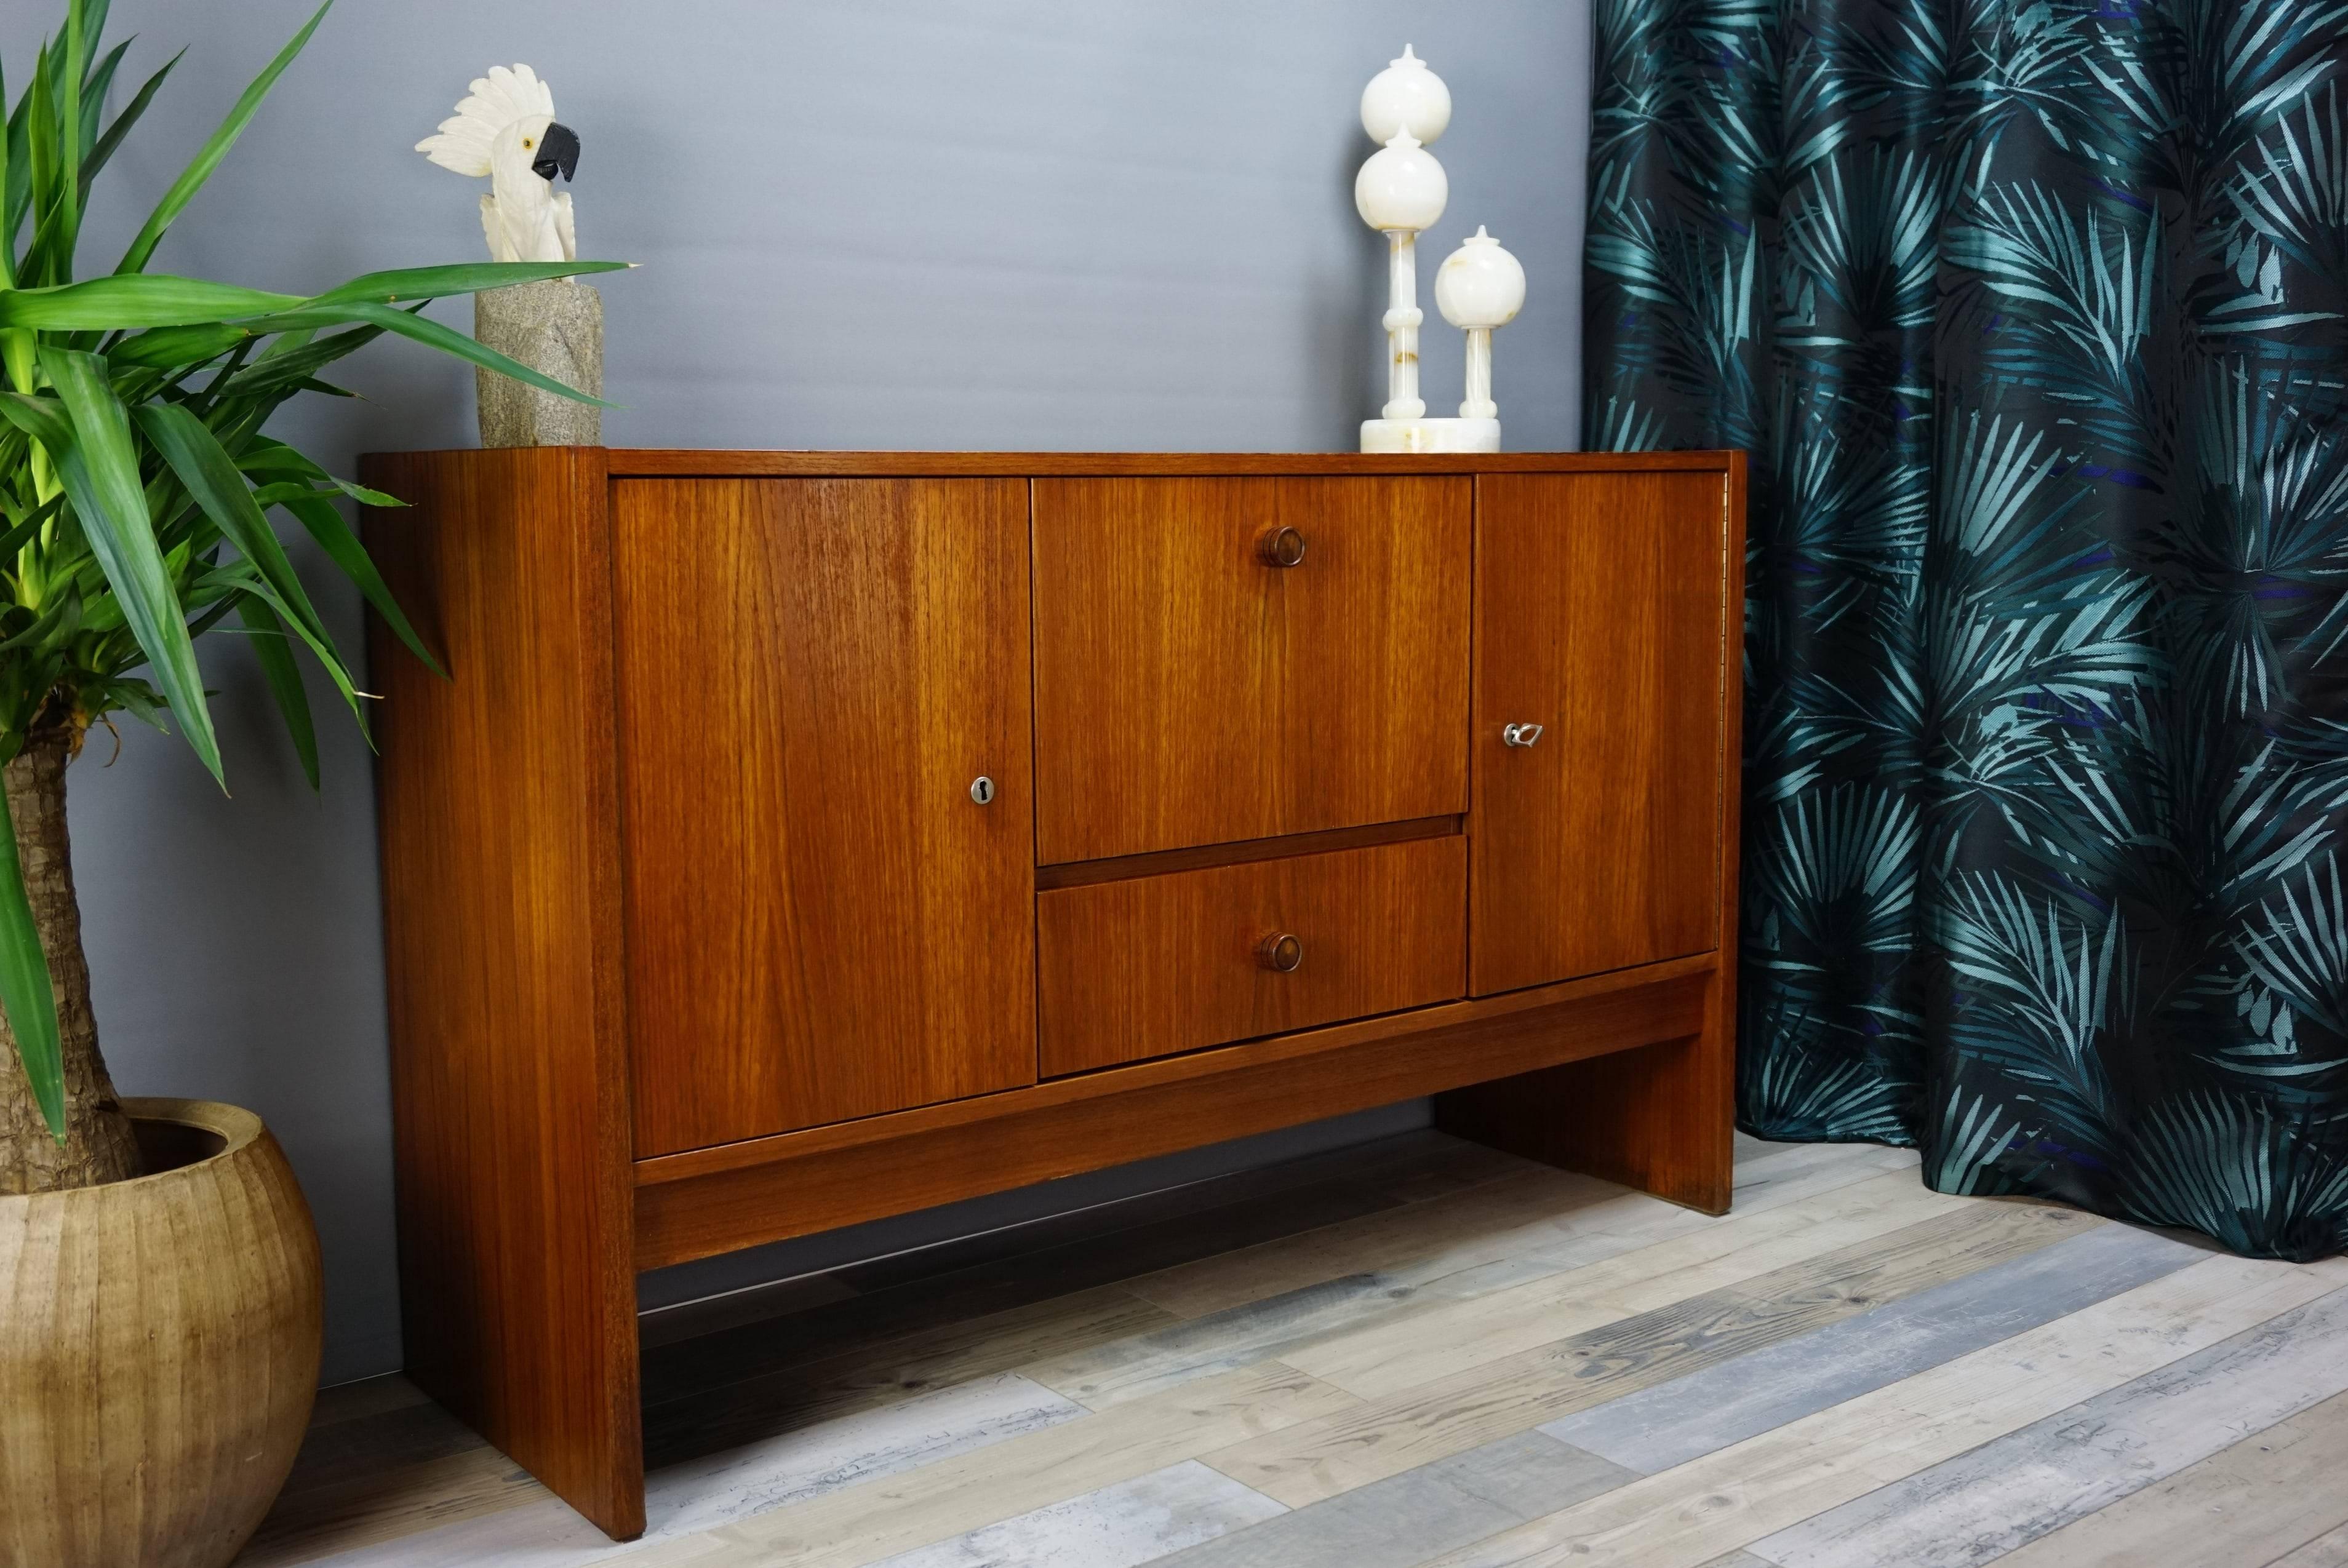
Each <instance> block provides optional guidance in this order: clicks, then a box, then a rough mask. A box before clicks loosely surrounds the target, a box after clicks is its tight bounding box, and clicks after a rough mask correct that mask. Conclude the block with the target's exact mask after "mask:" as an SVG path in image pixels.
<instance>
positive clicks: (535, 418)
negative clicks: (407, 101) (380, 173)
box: [416, 65, 603, 446]
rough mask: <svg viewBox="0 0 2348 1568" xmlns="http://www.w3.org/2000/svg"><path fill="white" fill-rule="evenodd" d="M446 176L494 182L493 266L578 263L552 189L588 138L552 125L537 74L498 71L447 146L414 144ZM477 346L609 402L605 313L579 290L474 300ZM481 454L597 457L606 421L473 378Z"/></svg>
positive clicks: (552, 287) (454, 120)
mask: <svg viewBox="0 0 2348 1568" xmlns="http://www.w3.org/2000/svg"><path fill="white" fill-rule="evenodd" d="M416 150H417V151H418V152H420V153H423V154H424V155H425V156H426V157H427V158H429V159H431V160H432V161H433V162H435V163H437V164H438V165H439V166H440V167H441V168H443V169H454V170H456V171H457V172H458V174H464V175H470V176H472V177H473V178H475V179H479V178H480V177H481V176H483V175H487V176H488V177H489V193H488V194H487V195H485V196H483V197H482V198H481V232H482V234H483V236H484V237H485V238H487V239H488V241H489V260H491V261H576V260H578V258H579V237H578V230H577V226H576V224H575V222H574V220H573V219H572V210H571V194H570V192H568V191H558V190H555V189H554V181H555V178H556V177H557V176H558V175H559V176H561V178H562V179H564V180H566V181H567V180H569V179H571V177H572V170H573V169H576V168H577V167H578V164H579V136H578V133H577V132H576V131H573V130H572V128H570V127H569V126H567V125H564V124H562V123H561V121H560V120H558V119H556V118H554V94H553V92H552V91H551V89H550V88H549V87H547V85H546V84H545V83H544V82H542V81H541V80H539V78H538V76H537V73H535V72H533V71H532V70H531V69H530V67H528V66H523V65H517V66H515V67H512V68H511V69H508V68H507V67H504V66H491V67H489V74H488V75H487V76H484V77H477V78H475V80H474V82H473V86H472V90H471V92H470V94H469V96H468V97H466V98H465V99H464V101H463V102H461V103H459V104H458V106H457V112H456V114H455V115H453V116H452V117H450V118H448V119H445V120H442V121H441V122H440V129H439V132H438V134H437V135H434V136H427V137H426V138H424V139H423V140H422V141H419V142H417V144H416ZM473 335H474V336H475V337H477V338H479V340H480V341H481V342H483V343H487V344H489V346H490V347H491V348H494V349H496V350H498V351H499V353H501V354H509V355H511V356H512V357H513V358H515V359H518V360H520V361H521V363H522V364H526V365H529V366H530V368H531V369H532V370H536V371H540V372H541V373H543V374H547V375H551V376H552V377H553V378H554V379H555V380H557V381H560V382H561V383H563V384H565V385H568V386H575V387H577V388H579V390H581V391H582V392H587V393H592V394H594V395H597V396H601V395H602V391H603V301H602V296H601V295H600V294H598V293H597V292H595V291H594V290H593V289H592V288H589V287H588V286H587V285H586V284H584V283H582V282H575V281H574V280H572V279H570V278H557V279H554V280H551V282H543V283H521V284H518V285H516V286H515V287H512V288H508V289H488V290H484V291H483V292H480V293H479V294H476V295H474V296H473ZM474 385H475V387H476V389H477V390H478V392H479V397H480V416H481V445H482V446H602V442H603V419H602V409H600V408H597V407H595V406H594V405H592V404H586V403H574V402H572V400H571V399H569V398H567V397H557V396H555V395H553V394H552V393H551V392H541V391H539V390H538V389H537V388H535V387H530V386H524V385H523V384H521V383H520V382H518V381H515V380H512V379H510V377H507V376H503V375H499V374H498V373H497V372H495V371H491V370H477V371H475V372H474Z"/></svg>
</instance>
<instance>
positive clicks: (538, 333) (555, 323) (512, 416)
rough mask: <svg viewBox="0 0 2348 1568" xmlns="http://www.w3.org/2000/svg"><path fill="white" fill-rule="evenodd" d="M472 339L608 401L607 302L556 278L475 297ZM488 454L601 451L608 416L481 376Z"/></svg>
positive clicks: (486, 373) (501, 378)
mask: <svg viewBox="0 0 2348 1568" xmlns="http://www.w3.org/2000/svg"><path fill="white" fill-rule="evenodd" d="M473 335H474V336H475V337H477V338H479V340H480V341H481V342H482V343H485V344H487V345H488V346H489V347H490V348H493V349H496V350H497V351H498V352H499V354H505V355H507V356H508V357H509V358H512V359H517V360H520V362H521V363H522V364H526V365H528V366H530V369H532V370H535V371H538V372H539V373H541V374H544V375H551V376H552V377H553V378H554V379H555V380H557V381H559V382H561V383H562V384H564V385H565V386H575V387H577V388H578V389H579V390H580V391H582V392H584V393H590V394H592V395H594V396H597V397H601V396H602V395H603V298H602V295H601V294H598V293H597V292H595V291H594V290H593V289H592V288H590V287H588V286H587V285H586V284H585V283H581V282H573V281H572V280H571V279H569V278H555V279H551V280H550V281H549V282H543V283H517V284H515V285H514V286H513V287H511V288H509V289H487V290H484V291H482V292H480V293H478V294H475V295H474V296H473ZM473 378H474V384H475V386H476V387H477V388H478V389H479V395H480V412H481V445H482V446H602V444H603V411H602V409H600V408H597V407H596V406H594V405H592V404H587V403H574V402H573V401H572V400H571V399H570V398H567V397H557V396H556V395H554V394H552V393H551V392H541V391H540V390H539V389H538V388H536V387H534V386H525V385H523V384H521V383H520V382H519V381H516V380H514V379H513V378H512V377H511V376H506V375H499V374H498V373H497V372H495V371H492V370H480V369H478V368H477V369H476V370H475V371H474V372H473Z"/></svg>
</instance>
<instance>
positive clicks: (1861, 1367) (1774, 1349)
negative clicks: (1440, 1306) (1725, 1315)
mask: <svg viewBox="0 0 2348 1568" xmlns="http://www.w3.org/2000/svg"><path fill="white" fill-rule="evenodd" d="M2206 1255H2207V1254H2205V1253H2203V1252H2202V1251H2200V1250H2199V1248H2196V1247H2191V1246H2188V1245H2185V1244H2183V1243H2181V1242H2176V1241H2171V1240H2169V1239H2168V1238H2167V1237H2165V1236H2159V1235H2153V1234H2152V1233H2151V1232H2149V1231H2138V1230H2132V1229H2130V1228H2128V1227H2127V1226H2125V1225H2102V1226H2099V1227H2097V1228H2096V1229H2095V1230H2092V1231H2089V1232H2087V1233H2086V1234H2085V1235H2076V1236H2072V1237H2069V1238H2067V1239H2065V1240H2064V1241H2059V1242H2057V1243H2055V1245H2053V1246H2050V1247H2047V1248H2045V1249H2044V1250H2043V1251H2040V1252H2035V1253H2032V1254H2030V1255H2027V1256H2024V1257H2018V1258H2014V1259H2013V1260H2012V1261H2010V1262H2006V1263H2002V1264H1998V1265H1996V1266H1993V1267H1990V1268H1985V1269H1982V1271H1981V1272H1980V1273H1978V1274H1972V1275H1967V1276H1965V1277H1963V1278H1962V1279H1956V1280H1952V1281H1950V1282H1949V1283H1948V1284H1946V1285H1942V1286H1935V1287H1933V1288H1932V1289H1931V1290H1927V1291H1923V1292H1921V1293H1920V1294H1918V1295H1915V1296H1909V1297H1907V1298H1906V1299H1905V1300H1901V1301H1895V1302H1891V1303H1890V1304H1889V1305H1886V1306H1883V1307H1877V1308H1875V1309H1874V1310H1873V1311H1871V1312H1867V1313H1862V1314H1861V1315H1859V1317H1849V1318H1845V1319H1844V1320H1843V1321H1842V1322H1840V1323H1836V1324H1832V1325H1830V1326H1828V1327H1825V1328H1821V1329H1818V1331H1817V1332H1815V1333H1812V1334H1806V1335H1804V1336H1802V1337H1800V1338H1798V1339H1791V1340H1787V1341H1786V1342H1784V1343H1782V1344H1777V1345H1773V1346H1770V1347H1769V1348H1766V1349H1763V1350H1756V1351H1754V1352H1753V1353H1752V1354H1750V1355H1748V1356H1741V1357H1739V1358H1736V1359H1735V1360H1734V1361H1725V1362H1723V1363H1721V1364H1720V1365H1718V1366H1716V1367H1710V1368H1705V1369H1704V1370H1703V1371H1701V1372H1697V1373H1694V1374H1693V1375H1691V1376H1689V1377H1685V1378H1678V1379H1677V1380H1675V1381H1673V1382H1669V1383H1663V1384H1660V1385H1658V1386H1656V1387H1654V1388H1652V1389H1642V1390H1640V1391H1639V1392H1637V1393H1635V1394H1628V1395H1625V1396H1624V1397H1623V1398H1622V1399H1615V1400H1612V1401H1611V1402H1609V1403H1607V1404H1603V1405H1598V1406H1595V1407H1593V1408H1591V1409H1587V1410H1581V1411H1577V1412H1576V1413H1574V1414H1573V1415H1570V1416H1567V1417H1565V1418H1564V1419H1561V1420H1557V1421H1552V1422H1550V1423H1549V1424H1548V1425H1547V1426H1544V1427H1543V1428H1541V1430H1543V1431H1545V1432H1547V1433H1548V1434H1549V1435H1550V1436H1551V1437H1553V1438H1556V1439H1558V1440H1560V1441H1562V1442H1569V1443H1572V1444H1574V1445H1575V1446H1576V1447H1579V1448H1583V1449H1587V1450H1590V1451H1591V1453H1594V1454H1599V1455H1601V1456H1603V1457H1604V1458H1607V1459H1610V1460H1613V1461H1614V1462H1615V1463H1617V1464H1621V1465H1626V1466H1628V1467H1629V1468H1631V1469H1632V1470H1635V1471H1640V1472H1642V1473H1643V1474H1653V1473H1654V1472H1655V1471H1664V1470H1669V1469H1670V1468H1671V1467H1672V1466H1673V1465H1676V1464H1684V1463H1686V1462H1687V1461H1688V1460H1692V1459H1695V1458H1697V1457H1699V1456H1701V1455H1704V1454H1708V1453H1710V1452H1712V1451H1713V1450H1715V1449H1724V1448H1726V1447H1727V1446H1728V1445H1729V1444H1731V1443H1736V1442H1742V1441H1744V1440H1746V1438H1749V1437H1752V1436H1753V1435H1755V1434H1756V1433H1757V1432H1766V1431H1767V1430H1769V1429H1770V1428H1772V1427H1777V1426H1783V1425H1784V1424H1785V1423H1787V1421H1792V1420H1798V1419H1801V1418H1802V1417H1804V1416H1807V1415H1809V1414H1810V1413H1812V1412H1813V1411H1816V1410H1823V1409H1826V1408H1827V1407H1828V1406H1829V1405H1838V1404H1840V1403H1842V1401H1843V1400H1845V1399H1856V1398H1857V1397H1858V1396H1859V1395H1861V1394H1864V1393H1867V1392H1869V1390H1871V1389H1880V1388H1882V1387H1883V1386H1884V1385H1885V1384H1887V1383H1896V1382H1898V1381H1899V1380H1900V1378H1906V1377H1909V1376H1911V1375H1912V1374H1914V1373H1917V1372H1921V1371H1922V1370H1924V1369H1925V1368H1928V1367H1934V1366H1938V1365H1939V1364H1940V1363H1941V1362H1942V1361H1947V1360H1952V1359H1953V1358H1956V1357H1959V1356H1962V1355H1967V1354H1969V1353H1971V1352H1972V1351H1974V1350H1978V1349H1980V1348H1982V1346H1984V1345H1993V1344H1995V1343H1997V1341H1999V1340H2001V1339H2004V1338H2009V1337H2012V1336H2013V1335H2016V1334H2019V1333H2022V1332H2023V1331H2024V1330H2025V1329H2030V1328H2035V1327H2038V1326H2039V1325H2040V1324H2042V1323H2049V1322H2052V1321H2054V1320H2055V1318H2057V1317H2063V1316H2064V1315H2065V1314H2066V1313H2071V1312H2076V1311H2077V1310H2079V1309H2080V1308H2081V1307H2088V1306H2092V1305H2094V1304H2095V1303H2096V1302H2098V1301H2101V1300H2103V1299H2104V1298H2105V1297H2106V1296H2116V1295H2118V1294H2119V1293H2120V1292H2121V1291H2124V1290H2131V1289H2134V1288H2135V1287H2136V1286H2139V1285H2142V1284H2144V1283H2145V1282H2146V1281H2147V1280H2150V1279H2157V1278H2158V1277H2159V1276H2162V1275H2164V1274H2170V1273H2174V1272H2175V1271H2176V1270H2178V1269H2179V1268H2183V1267H2185V1266H2187V1265H2188V1264H2191V1263H2195V1262H2198V1261H2199V1260H2200V1259H2201V1258H2202V1257H2204V1256H2206Z"/></svg>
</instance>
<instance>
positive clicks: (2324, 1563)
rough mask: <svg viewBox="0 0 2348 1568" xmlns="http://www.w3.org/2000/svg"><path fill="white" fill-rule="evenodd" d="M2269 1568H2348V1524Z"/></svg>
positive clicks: (2282, 1558) (2309, 1543)
mask: <svg viewBox="0 0 2348 1568" xmlns="http://www.w3.org/2000/svg"><path fill="white" fill-rule="evenodd" d="M2267 1568H2348V1524H2343V1525H2342V1526H2341V1527H2340V1528H2339V1529H2337V1530H2332V1531H2327V1532H2324V1533H2323V1534H2322V1535H2320V1536H2318V1537H2317V1538H2316V1539H2314V1540H2313V1541H2311V1542H2308V1543H2307V1544H2306V1545H2304V1546H2302V1547H2301V1548H2299V1549H2298V1550H2297V1551H2295V1552H2287V1553H2284V1554H2283V1555H2281V1557H2278V1558H2276V1559H2275V1560H2274V1561H2273V1562H2272V1563H2268V1564H2267Z"/></svg>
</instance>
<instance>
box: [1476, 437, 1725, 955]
mask: <svg viewBox="0 0 2348 1568" xmlns="http://www.w3.org/2000/svg"><path fill="white" fill-rule="evenodd" d="M1476 485H1477V496H1476V500H1477V517H1476V622H1477V624H1476V646H1477V649H1478V658H1477V661H1476V690H1475V729H1474V733H1475V743H1474V746H1473V748H1472V750H1473V756H1474V766H1475V795H1476V799H1475V806H1474V809H1473V816H1474V820H1475V824H1476V869H1475V889H1476V891H1475V914H1474V919H1473V925H1474V929H1475V933H1476V935H1475V941H1474V944H1473V946H1472V948H1471V957H1470V960H1469V969H1470V977H1471V983H1470V989H1472V990H1473V991H1475V992H1476V994H1478V995H1479V996H1481V995H1487V994H1488V993H1490V992H1493V991H1502V990H1511V989H1515V988H1517V987H1519V986H1532V985H1542V984H1545V983H1547V982H1549V981H1550V980H1560V979H1566V978H1567V977H1569V976H1571V975H1586V974H1593V973H1596V972H1597V971H1599V970H1601V969H1619V968H1625V967H1627V966H1629V965H1632V964H1648V963H1653V962H1655V961H1657V960H1659V959H1663V958H1678V957H1680V956H1681V955H1682V954H1684V953H1694V952H1702V951H1704V949H1706V948H1710V947H1712V946H1713V944H1714V943H1715V941H1716V940H1717V939H1718V938H1719V927H1720V858H1721V856H1720V844H1719V841H1718V838H1717V828H1718V824H1719V820H1720V802H1721V733H1722V724H1723V722H1724V712H1723V697H1722V686H1723V682H1722V673H1721V666H1722V659H1723V641H1722V635H1723V624H1724V620H1725V600H1724V599H1723V597H1722V594H1723V583H1724V581H1725V577H1724V569H1725V549H1726V532H1727V529H1726V523H1725V517H1724V513H1723V507H1722V500H1723V496H1724V480H1723V477H1722V476H1721V475H1719V474H1717V473H1712V474H1706V473H1679V474H1673V473H1662V474H1576V475H1552V474H1542V475H1498V476H1487V477H1483V478H1480V479H1478V480H1477V482H1476ZM1509 723H1538V724H1540V725H1542V726H1544V733H1543V734H1542V735H1541V736H1540V739H1539V740H1538V741H1537V742H1535V743H1533V744H1531V745H1529V746H1511V745H1509V744H1507V743H1505V742H1504V741H1503V739H1502V738H1501V732H1502V729H1503V727H1504V726H1506V725H1508V724H1509Z"/></svg>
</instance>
